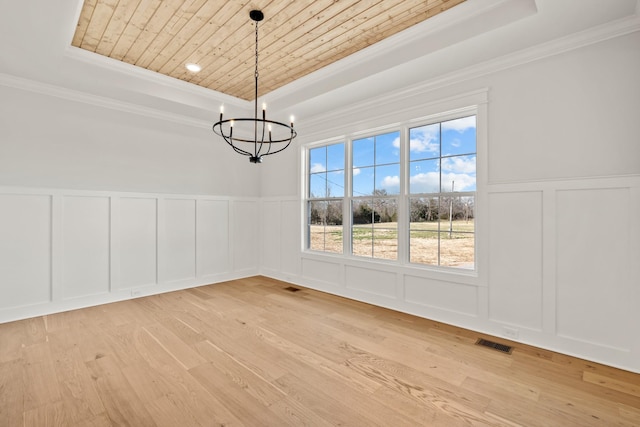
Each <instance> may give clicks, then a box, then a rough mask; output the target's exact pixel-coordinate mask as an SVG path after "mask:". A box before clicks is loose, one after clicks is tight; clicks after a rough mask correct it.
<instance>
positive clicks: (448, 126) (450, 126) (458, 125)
mask: <svg viewBox="0 0 640 427" xmlns="http://www.w3.org/2000/svg"><path fill="white" fill-rule="evenodd" d="M475 127H476V116H470V117H463V118H461V119H456V120H450V121H448V122H442V131H443V132H444V131H446V130H455V131H458V132H460V133H462V132H464V131H465V130H467V129H471V128H474V129H475Z"/></svg>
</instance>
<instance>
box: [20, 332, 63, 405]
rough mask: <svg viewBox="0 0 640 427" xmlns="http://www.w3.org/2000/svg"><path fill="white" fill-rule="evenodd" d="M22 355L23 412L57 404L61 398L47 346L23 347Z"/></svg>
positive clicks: (43, 344) (44, 344) (45, 344)
mask: <svg viewBox="0 0 640 427" xmlns="http://www.w3.org/2000/svg"><path fill="white" fill-rule="evenodd" d="M23 354H24V363H23V364H22V376H23V383H24V410H25V412H26V411H29V410H32V409H36V408H38V407H40V406H44V405H48V404H53V403H57V402H58V401H59V400H60V398H61V394H60V385H59V383H58V378H57V377H56V374H55V369H54V366H53V359H52V357H51V352H50V349H49V346H48V344H47V343H41V344H34V345H31V346H29V347H24V348H23Z"/></svg>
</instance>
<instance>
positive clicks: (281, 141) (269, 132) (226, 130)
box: [213, 10, 297, 163]
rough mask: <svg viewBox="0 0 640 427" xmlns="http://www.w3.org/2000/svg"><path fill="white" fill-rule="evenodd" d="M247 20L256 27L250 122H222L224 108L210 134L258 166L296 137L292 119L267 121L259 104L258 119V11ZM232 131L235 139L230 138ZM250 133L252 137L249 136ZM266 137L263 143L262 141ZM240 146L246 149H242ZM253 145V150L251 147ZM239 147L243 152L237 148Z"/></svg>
mask: <svg viewBox="0 0 640 427" xmlns="http://www.w3.org/2000/svg"><path fill="white" fill-rule="evenodd" d="M249 17H250V18H251V19H252V20H254V21H255V23H256V68H255V74H254V77H255V100H254V110H253V118H239V119H226V120H223V119H222V114H223V113H224V107H220V120H219V121H217V122H216V123H215V124H214V125H213V131H214V132H215V133H216V135H220V136H221V137H222V138H224V140H225V141H226V142H227V144H229V145H230V146H231V148H233V149H234V151H235V152H236V153H238V154H242V155H243V156H249V161H250V162H251V163H262V157H264V156H269V155H271V154H276V153H279V152H281V151H282V150H284V149H285V148H287V147H288V146H289V144H291V141H293V138H295V137H296V136H297V133H296V131H295V130H294V129H293V116H291V121H290V124H289V125H287V124H285V123H281V122H276V121H273V120H268V119H267V106H266V104H262V118H261V119H260V118H258V22H260V21H262V20H263V19H264V15H263V13H262V12H261V11H259V10H252V11H251V12H249ZM234 127H235V128H236V130H235V136H234ZM252 133H253V135H251V134H252ZM265 137H266V139H265ZM242 143H245V144H248V145H242ZM251 145H253V147H251ZM241 146H243V147H244V148H246V149H244V148H240V147H241Z"/></svg>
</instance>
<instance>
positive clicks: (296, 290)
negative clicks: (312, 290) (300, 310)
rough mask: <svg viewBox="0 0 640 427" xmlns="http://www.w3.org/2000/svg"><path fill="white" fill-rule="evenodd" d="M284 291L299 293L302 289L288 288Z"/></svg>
mask: <svg viewBox="0 0 640 427" xmlns="http://www.w3.org/2000/svg"><path fill="white" fill-rule="evenodd" d="M284 290H285V291H289V292H298V291H299V290H300V288H296V287H293V286H289V287H288V288H284Z"/></svg>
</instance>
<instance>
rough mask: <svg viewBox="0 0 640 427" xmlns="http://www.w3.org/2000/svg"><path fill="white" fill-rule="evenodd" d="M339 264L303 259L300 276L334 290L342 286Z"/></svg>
mask: <svg viewBox="0 0 640 427" xmlns="http://www.w3.org/2000/svg"><path fill="white" fill-rule="evenodd" d="M342 268H343V266H342V264H341V263H338V262H330V261H317V260H314V259H308V258H304V259H303V260H302V275H303V277H306V278H309V279H311V280H313V281H315V282H320V283H321V284H323V285H327V286H329V287H331V288H335V287H337V286H340V285H341V284H342V279H341V269H342Z"/></svg>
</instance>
